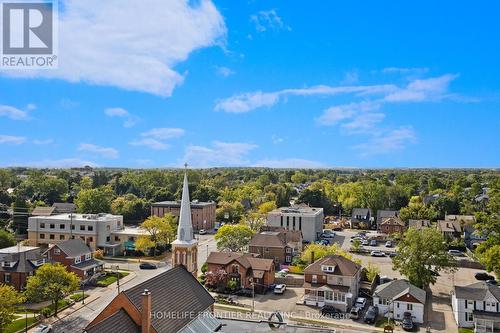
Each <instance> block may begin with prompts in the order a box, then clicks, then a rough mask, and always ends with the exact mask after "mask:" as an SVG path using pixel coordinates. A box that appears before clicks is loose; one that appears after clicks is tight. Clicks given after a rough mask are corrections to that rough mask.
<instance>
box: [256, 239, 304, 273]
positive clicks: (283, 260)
mask: <svg viewBox="0 0 500 333" xmlns="http://www.w3.org/2000/svg"><path fill="white" fill-rule="evenodd" d="M301 250H302V233H301V232H300V231H291V230H290V231H289V230H283V231H261V232H260V233H257V234H254V235H253V236H252V240H251V241H250V244H249V245H248V252H250V253H258V254H259V255H260V257H261V258H264V259H272V260H273V261H274V264H275V266H276V268H278V267H279V265H280V264H285V265H290V264H291V263H292V259H293V257H294V256H295V255H297V254H298V253H299V252H300V251H301Z"/></svg>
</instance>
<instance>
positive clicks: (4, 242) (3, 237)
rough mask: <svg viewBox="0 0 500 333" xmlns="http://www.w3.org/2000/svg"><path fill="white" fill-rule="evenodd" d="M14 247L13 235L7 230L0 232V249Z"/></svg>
mask: <svg viewBox="0 0 500 333" xmlns="http://www.w3.org/2000/svg"><path fill="white" fill-rule="evenodd" d="M14 245H16V240H15V239H14V235H12V234H11V233H10V232H8V231H7V230H0V249H3V248H4V247H9V246H14Z"/></svg>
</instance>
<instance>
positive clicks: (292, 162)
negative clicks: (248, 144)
mask: <svg viewBox="0 0 500 333" xmlns="http://www.w3.org/2000/svg"><path fill="white" fill-rule="evenodd" d="M254 166H256V167H264V168H302V169H317V168H325V167H326V166H325V165H324V164H323V163H321V162H318V161H311V160H305V159H300V158H285V159H282V160H261V161H258V162H256V163H255V165H254Z"/></svg>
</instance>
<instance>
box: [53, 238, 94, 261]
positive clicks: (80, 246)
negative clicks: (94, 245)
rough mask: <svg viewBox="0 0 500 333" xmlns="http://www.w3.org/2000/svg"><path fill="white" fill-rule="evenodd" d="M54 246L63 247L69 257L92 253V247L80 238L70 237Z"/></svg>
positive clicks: (62, 249)
mask: <svg viewBox="0 0 500 333" xmlns="http://www.w3.org/2000/svg"><path fill="white" fill-rule="evenodd" d="M54 246H56V247H58V248H59V249H61V251H62V252H64V253H65V254H66V256H67V257H68V258H76V257H81V256H83V255H85V254H88V253H92V249H91V248H90V247H89V246H88V245H87V244H85V242H84V241H83V240H81V239H79V238H78V239H77V238H75V239H69V240H67V241H64V242H62V243H59V244H56V245H54Z"/></svg>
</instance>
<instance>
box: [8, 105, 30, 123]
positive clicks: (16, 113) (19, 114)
mask: <svg viewBox="0 0 500 333" xmlns="http://www.w3.org/2000/svg"><path fill="white" fill-rule="evenodd" d="M27 109H28V110H32V109H30V108H29V107H27ZM0 117H7V118H10V119H13V120H28V119H29V115H28V112H26V111H23V110H20V109H18V108H15V107H13V106H10V105H1V104H0Z"/></svg>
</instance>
